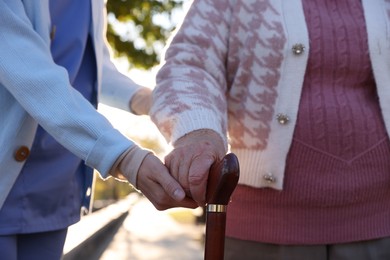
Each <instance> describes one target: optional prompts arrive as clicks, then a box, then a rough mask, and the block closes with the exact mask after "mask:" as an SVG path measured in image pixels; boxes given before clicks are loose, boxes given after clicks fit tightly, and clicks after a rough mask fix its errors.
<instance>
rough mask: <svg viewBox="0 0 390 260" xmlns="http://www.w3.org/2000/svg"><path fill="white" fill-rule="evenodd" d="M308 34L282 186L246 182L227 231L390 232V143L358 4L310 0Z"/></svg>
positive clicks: (366, 235) (290, 235)
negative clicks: (274, 187)
mask: <svg viewBox="0 0 390 260" xmlns="http://www.w3.org/2000/svg"><path fill="white" fill-rule="evenodd" d="M303 5H304V12H305V16H306V20H307V26H308V31H309V36H310V53H309V54H310V55H309V61H308V66H307V70H306V76H305V82H304V86H303V93H302V98H301V103H300V107H299V114H298V122H297V126H296V129H295V132H294V140H293V144H292V146H291V149H290V152H289V156H288V161H287V169H286V174H285V176H286V177H285V184H284V190H283V191H276V190H272V189H254V188H250V187H247V186H239V187H238V188H237V189H236V191H235V192H234V194H233V196H232V202H231V203H230V205H229V207H228V219H227V230H226V235H227V236H229V237H234V238H239V239H244V240H253V241H259V242H266V243H277V244H330V243H342V242H350V241H358V240H367V239H373V238H380V237H385V236H390V143H389V138H388V135H387V133H386V130H385V127H384V123H383V120H382V117H381V112H380V108H379V104H378V97H377V93H376V86H375V81H374V78H373V74H372V71H371V64H370V59H369V55H368V45H367V44H368V43H367V33H366V27H365V21H364V14H363V9H362V5H361V2H360V1H358V0H345V1H338V0H326V1H324V0H304V1H303Z"/></svg>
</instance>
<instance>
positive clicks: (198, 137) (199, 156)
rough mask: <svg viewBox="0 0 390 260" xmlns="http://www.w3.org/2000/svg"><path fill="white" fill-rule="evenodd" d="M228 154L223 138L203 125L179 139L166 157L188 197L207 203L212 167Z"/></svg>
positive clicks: (202, 203) (169, 166) (170, 168)
mask: <svg viewBox="0 0 390 260" xmlns="http://www.w3.org/2000/svg"><path fill="white" fill-rule="evenodd" d="M225 154H226V149H225V145H224V142H223V140H222V138H221V137H220V136H219V135H218V134H217V133H216V132H214V131H212V130H207V129H202V130H197V131H194V132H191V133H189V134H187V135H185V136H183V137H181V138H180V139H179V140H177V141H176V142H175V144H174V149H173V151H172V152H171V153H169V154H168V155H167V156H166V157H165V165H166V166H167V167H168V169H169V172H170V173H171V175H172V176H173V177H174V178H175V179H176V180H178V182H179V183H180V185H181V186H182V187H183V188H184V190H185V192H186V195H187V197H190V198H192V199H193V200H195V201H196V203H197V204H198V205H199V206H204V205H205V203H206V201H205V200H206V189H207V180H208V174H209V170H210V167H211V165H212V164H213V163H214V162H215V161H219V160H220V159H222V157H223V156H224V155H225Z"/></svg>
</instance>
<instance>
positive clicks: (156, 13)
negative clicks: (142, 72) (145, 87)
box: [107, 0, 185, 69]
mask: <svg viewBox="0 0 390 260" xmlns="http://www.w3.org/2000/svg"><path fill="white" fill-rule="evenodd" d="M183 1H185V0H108V1H107V12H108V27H107V39H108V42H109V43H110V44H111V46H112V48H113V50H114V52H115V55H116V56H124V57H127V59H128V61H129V63H130V64H131V66H133V67H136V68H141V69H149V68H151V67H153V66H154V65H157V64H158V62H159V52H160V51H161V49H162V48H163V46H164V45H165V42H166V40H167V38H168V37H169V34H170V32H171V31H172V30H173V29H174V27H175V22H174V20H173V16H174V14H175V11H177V10H179V8H180V7H181V6H182V4H183Z"/></svg>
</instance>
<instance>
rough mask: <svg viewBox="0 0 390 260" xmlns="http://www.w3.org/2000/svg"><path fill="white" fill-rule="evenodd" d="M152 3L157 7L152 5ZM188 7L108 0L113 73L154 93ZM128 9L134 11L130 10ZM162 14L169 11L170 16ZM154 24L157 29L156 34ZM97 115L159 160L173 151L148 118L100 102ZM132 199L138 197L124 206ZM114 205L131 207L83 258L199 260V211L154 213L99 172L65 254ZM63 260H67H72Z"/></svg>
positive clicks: (173, 0)
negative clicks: (104, 243) (103, 243)
mask: <svg viewBox="0 0 390 260" xmlns="http://www.w3.org/2000/svg"><path fill="white" fill-rule="evenodd" d="M152 3H153V4H156V3H157V5H158V6H157V7H154V6H152ZM190 3H191V0H158V1H142V0H121V1H117V0H108V1H107V7H108V11H109V12H110V10H111V13H109V14H108V23H109V27H108V35H107V38H108V40H109V42H110V44H111V46H112V49H113V53H114V54H115V58H114V62H115V63H116V65H117V67H118V69H119V70H120V71H121V72H122V73H124V74H126V75H128V76H129V77H130V78H132V79H133V80H134V81H135V82H136V83H138V84H139V85H142V86H146V87H149V88H151V89H153V88H154V86H155V75H156V72H157V70H158V61H159V59H160V57H161V54H162V51H163V48H164V46H165V42H166V39H167V38H168V37H169V36H170V35H171V33H172V31H173V30H174V28H175V27H176V26H177V25H178V24H179V23H180V21H181V20H182V19H183V17H184V15H185V13H186V11H187V10H188V7H189V5H190ZM131 6H136V7H137V8H136V9H135V10H133V9H132V8H131ZM164 10H170V11H169V13H170V15H167V13H166V12H165V11H164ZM130 13H131V14H130ZM149 16H150V17H149ZM156 25H157V26H158V27H160V29H159V30H157V31H156V29H155V28H154V27H155V26H156ZM145 30H146V31H145ZM155 34H157V35H158V37H155V36H156V35H155ZM98 111H99V112H100V113H102V114H103V115H104V116H106V117H107V118H108V120H109V121H110V122H111V123H112V125H113V126H114V127H115V128H117V129H118V130H119V131H120V132H122V133H123V134H124V135H126V136H127V137H129V138H130V139H132V140H134V141H135V142H137V143H138V144H139V145H140V146H142V147H145V148H148V149H150V150H152V151H153V152H154V153H155V154H156V155H157V156H158V157H159V158H160V159H161V160H163V158H164V156H165V155H166V154H167V153H168V152H169V151H170V150H171V149H172V148H171V147H170V146H169V145H168V144H167V143H166V141H165V139H164V138H163V136H162V135H161V134H160V132H159V131H158V129H157V127H156V126H155V125H154V124H153V123H152V122H151V120H150V118H149V116H136V115H132V114H130V113H128V112H125V111H122V110H119V109H116V108H112V107H109V106H106V105H104V104H99V107H98ZM133 195H134V196H135V197H137V199H135V200H134V199H130V200H131V202H128V200H129V198H133V197H134V196H133ZM139 198H141V199H139ZM134 201H136V202H134ZM118 202H119V203H121V202H125V207H130V208H131V209H130V211H129V212H130V213H129V215H128V216H127V217H126V219H125V220H124V221H123V223H122V225H121V227H120V228H119V229H118V230H117V231H116V234H115V235H114V236H113V237H112V241H110V244H109V246H108V247H107V248H106V249H105V250H104V253H102V255H100V256H99V257H96V256H92V255H90V256H87V257H83V259H101V260H108V259H116V260H122V259H123V260H125V259H135V260H143V259H145V260H152V259H159V260H160V259H187V260H198V259H203V238H204V237H203V236H204V226H203V225H202V217H203V215H202V213H203V211H202V209H200V208H198V209H195V210H191V209H183V208H176V209H170V210H167V211H163V212H160V211H157V210H156V209H155V208H154V207H153V206H152V204H151V203H150V202H149V201H148V200H146V199H145V198H143V199H142V195H141V196H139V193H138V192H137V191H136V190H135V189H134V188H133V187H131V186H130V185H129V184H127V183H125V182H118V181H116V180H114V179H113V178H110V179H108V180H105V181H103V180H102V179H101V178H100V177H99V175H98V173H95V184H94V199H93V213H92V214H90V215H88V216H83V217H82V219H81V222H80V223H77V224H76V225H74V226H71V227H70V229H69V232H68V237H67V241H66V243H65V249H64V252H65V253H66V252H69V250H71V248H73V247H74V246H75V245H76V244H77V243H79V241H82V240H85V238H84V237H83V235H87V233H89V232H95V231H93V229H94V228H96V226H98V225H102V224H101V223H102V222H104V220H105V218H110V217H111V216H110V212H107V211H111V212H113V211H115V210H116V209H115V207H116V206H115V205H117V204H118ZM133 203H134V205H133ZM122 204H123V203H122ZM128 204H131V205H128ZM112 206H114V210H112ZM110 207H111V208H110ZM99 214H100V215H99ZM107 214H108V215H107ZM94 216H95V217H94ZM99 247H100V245H96V248H95V249H93V250H92V251H97V250H98V249H99ZM89 250H90V249H89ZM68 255H69V254H68ZM66 256H67V255H65V258H64V259H66V260H68V259H77V258H67V257H66Z"/></svg>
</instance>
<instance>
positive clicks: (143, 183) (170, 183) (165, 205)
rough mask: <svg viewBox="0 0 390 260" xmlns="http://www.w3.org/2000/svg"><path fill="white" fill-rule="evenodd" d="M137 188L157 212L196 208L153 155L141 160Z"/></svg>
mask: <svg viewBox="0 0 390 260" xmlns="http://www.w3.org/2000/svg"><path fill="white" fill-rule="evenodd" d="M137 186H138V189H139V190H140V191H141V192H142V193H143V194H144V195H145V196H146V197H147V198H148V199H149V200H150V201H151V202H152V203H153V205H154V207H155V208H156V209H158V210H166V209H169V208H173V207H186V208H196V207H197V204H196V203H195V202H194V201H193V200H191V199H189V198H186V197H185V193H184V191H183V189H182V188H181V186H180V184H179V183H178V182H177V181H176V180H175V179H174V178H173V177H172V176H171V175H170V174H169V172H168V169H167V168H166V167H165V166H164V165H163V164H162V162H161V161H160V160H159V159H158V158H157V157H156V156H154V155H153V154H149V155H147V156H146V157H145V159H144V160H143V162H142V164H141V167H140V168H139V170H138V176H137Z"/></svg>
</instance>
